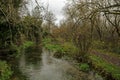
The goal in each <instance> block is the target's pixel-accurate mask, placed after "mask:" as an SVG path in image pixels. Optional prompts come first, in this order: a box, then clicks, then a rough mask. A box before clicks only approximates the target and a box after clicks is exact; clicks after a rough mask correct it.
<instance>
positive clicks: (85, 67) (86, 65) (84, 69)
mask: <svg viewBox="0 0 120 80" xmlns="http://www.w3.org/2000/svg"><path fill="white" fill-rule="evenodd" d="M80 70H81V71H84V72H88V71H89V70H90V67H89V65H88V64H87V63H81V64H80Z"/></svg>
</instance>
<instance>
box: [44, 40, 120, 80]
mask: <svg viewBox="0 0 120 80" xmlns="http://www.w3.org/2000/svg"><path fill="white" fill-rule="evenodd" d="M43 43H44V46H45V48H47V49H48V50H50V51H53V52H54V53H55V54H54V56H55V57H57V58H62V57H65V56H67V59H70V60H72V59H73V60H76V61H77V62H78V64H77V66H78V69H79V70H81V71H87V70H89V69H92V70H95V72H97V73H98V74H100V75H102V76H103V77H104V78H105V80H111V79H112V80H119V79H120V71H119V70H120V69H119V67H117V66H116V65H114V64H111V63H108V62H106V60H104V59H102V56H101V57H98V56H97V55H91V54H90V55H88V59H87V61H86V63H81V62H80V61H78V60H77V59H76V57H77V56H76V55H77V54H76V53H78V51H77V50H78V49H77V48H76V47H75V46H74V45H73V44H71V43H69V44H68V45H66V46H63V45H65V44H66V43H62V44H60V43H57V42H56V43H54V41H52V40H51V39H45V40H44V41H43ZM67 43H68V42H67ZM69 45H70V46H69ZM73 60H72V61H73ZM80 64H81V65H80Z"/></svg>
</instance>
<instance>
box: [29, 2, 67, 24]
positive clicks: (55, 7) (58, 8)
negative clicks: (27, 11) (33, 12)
mask: <svg viewBox="0 0 120 80" xmlns="http://www.w3.org/2000/svg"><path fill="white" fill-rule="evenodd" d="M37 1H38V2H39V3H40V4H42V5H43V6H47V5H48V4H49V10H50V11H52V12H53V14H54V15H55V16H56V18H57V20H56V22H55V23H56V24H59V22H60V20H62V19H63V18H64V15H63V7H64V6H65V3H66V2H67V1H66V0H37ZM35 5H36V3H35V0H32V1H31V3H30V8H31V9H32V8H34V7H35Z"/></svg>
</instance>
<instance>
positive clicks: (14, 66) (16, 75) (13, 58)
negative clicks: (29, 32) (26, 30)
mask: <svg viewBox="0 0 120 80" xmlns="http://www.w3.org/2000/svg"><path fill="white" fill-rule="evenodd" d="M34 45H35V44H34V43H33V42H31V41H26V42H24V43H23V44H22V45H20V46H17V45H14V44H13V45H11V46H10V47H9V48H7V49H6V50H3V54H2V55H1V59H0V80H21V79H22V80H25V79H24V76H23V75H21V72H20V71H19V70H18V59H19V57H20V55H22V53H23V51H24V50H27V49H31V47H32V46H34Z"/></svg>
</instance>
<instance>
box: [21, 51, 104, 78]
mask: <svg viewBox="0 0 120 80" xmlns="http://www.w3.org/2000/svg"><path fill="white" fill-rule="evenodd" d="M29 54H31V55H29V56H28V53H27V55H26V54H23V55H22V56H21V59H20V62H19V68H20V70H21V72H22V73H23V74H24V75H25V76H26V77H27V78H28V80H103V79H102V78H101V77H100V76H96V75H95V74H94V73H93V72H90V73H84V72H81V71H79V70H78V69H77V68H75V67H74V66H73V65H71V64H69V62H67V61H65V60H62V59H57V58H54V57H53V56H52V54H53V53H52V52H49V51H47V50H43V52H42V53H36V52H32V53H29ZM40 55H41V56H40Z"/></svg>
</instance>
